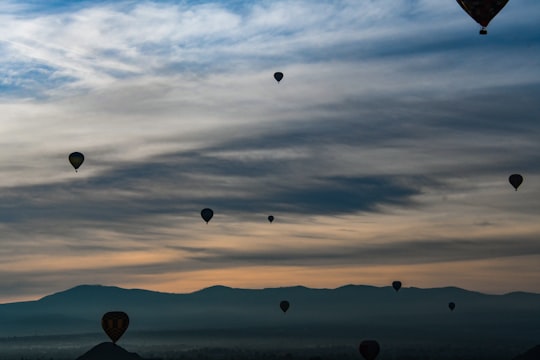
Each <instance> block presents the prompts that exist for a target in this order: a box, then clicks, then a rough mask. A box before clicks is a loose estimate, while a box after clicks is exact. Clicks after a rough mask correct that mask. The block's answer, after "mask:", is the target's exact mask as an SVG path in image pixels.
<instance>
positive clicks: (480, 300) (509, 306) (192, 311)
mask: <svg viewBox="0 0 540 360" xmlns="http://www.w3.org/2000/svg"><path fill="white" fill-rule="evenodd" d="M282 300H287V301H289V303H290V308H289V309H288V311H287V312H286V313H284V312H283V311H282V310H281V309H280V306H279V304H280V302H281V301H282ZM449 302H454V303H455V304H456V307H455V309H454V310H453V311H451V310H450V309H449V307H448V303H449ZM118 310H120V311H124V312H126V313H127V314H128V315H129V317H130V326H129V329H128V331H127V332H126V334H125V335H124V338H125V339H126V340H125V341H129V339H130V337H131V338H134V337H135V336H142V334H146V336H147V337H152V336H153V337H155V338H160V337H162V335H163V336H164V334H172V335H171V337H172V338H173V339H176V341H178V339H179V338H181V339H182V342H183V343H187V342H189V338H190V337H192V338H194V337H199V338H204V339H212V341H216V339H218V338H221V339H228V340H230V339H234V341H239V342H242V343H246V341H253V342H257V341H258V340H257V339H259V340H260V339H265V340H264V341H267V343H268V344H270V343H271V341H284V339H294V341H295V342H298V343H301V342H302V341H305V342H306V343H309V342H311V343H314V342H316V343H318V344H321V343H322V344H325V345H343V344H350V343H356V342H357V341H359V339H362V338H376V339H379V340H380V342H382V343H384V342H386V343H393V344H402V345H403V344H415V343H419V342H421V343H439V344H470V345H471V346H477V345H478V346H482V347H488V346H489V347H490V348H491V349H493V351H496V349H497V347H500V348H501V351H510V350H508V347H509V346H510V347H512V351H513V354H514V355H515V354H519V353H520V350H521V351H523V350H524V349H528V348H530V347H532V346H533V345H535V344H537V343H538V340H539V339H540V294H534V293H524V292H514V293H509V294H505V295H488V294H482V293H479V292H473V291H468V290H464V289H460V288H456V287H445V288H432V289H420V288H414V287H410V288H409V287H403V288H401V290H400V291H399V292H396V291H394V289H393V288H392V287H373V286H364V285H346V286H342V287H339V288H336V289H313V288H306V287H303V286H295V287H282V288H266V289H236V288H229V287H225V286H213V287H209V288H206V289H202V290H200V291H196V292H193V293H188V294H173V293H160V292H154V291H148V290H140V289H123V288H118V287H113V286H101V285H80V286H77V287H74V288H71V289H68V290H66V291H62V292H58V293H55V294H52V295H48V296H45V297H43V298H41V299H39V300H36V301H27V302H17V303H9V304H2V305H0V318H1V319H2V321H0V337H14V336H36V335H39V336H45V335H47V336H50V335H57V334H70V335H74V334H94V333H101V334H102V330H101V316H102V315H103V314H104V313H105V312H107V311H118ZM132 334H133V335H132ZM479 334H481V336H479ZM103 336H104V339H103V340H105V339H106V337H105V335H104V334H103ZM272 339H273V340H272ZM228 340H227V341H228ZM264 341H263V342H264ZM291 341H292V340H291Z"/></svg>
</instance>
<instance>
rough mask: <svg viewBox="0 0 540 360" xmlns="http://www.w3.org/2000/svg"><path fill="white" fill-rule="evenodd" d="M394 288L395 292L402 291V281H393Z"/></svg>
mask: <svg viewBox="0 0 540 360" xmlns="http://www.w3.org/2000/svg"><path fill="white" fill-rule="evenodd" d="M392 287H393V288H394V290H396V291H399V289H401V281H393V282H392Z"/></svg>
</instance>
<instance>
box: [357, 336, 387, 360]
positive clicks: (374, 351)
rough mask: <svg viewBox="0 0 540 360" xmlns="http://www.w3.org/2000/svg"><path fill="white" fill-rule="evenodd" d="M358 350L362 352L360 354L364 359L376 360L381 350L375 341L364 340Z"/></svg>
mask: <svg viewBox="0 0 540 360" xmlns="http://www.w3.org/2000/svg"><path fill="white" fill-rule="evenodd" d="M358 350H360V354H362V356H363V357H364V359H366V360H374V359H375V358H376V357H377V355H379V351H380V350H381V348H380V346H379V343H378V342H377V341H375V340H364V341H362V342H361V343H360V346H359V348H358Z"/></svg>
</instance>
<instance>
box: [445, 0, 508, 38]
mask: <svg viewBox="0 0 540 360" xmlns="http://www.w3.org/2000/svg"><path fill="white" fill-rule="evenodd" d="M456 1H457V3H458V4H459V5H460V6H461V7H462V8H463V10H465V12H467V14H469V16H470V17H472V18H473V19H474V20H475V21H476V22H477V23H479V24H480V25H481V26H482V29H481V30H480V35H486V34H487V26H488V24H489V22H490V21H491V20H492V19H493V18H494V17H495V15H497V14H498V13H499V11H501V10H502V8H503V7H504V6H505V5H506V3H507V2H508V0H456Z"/></svg>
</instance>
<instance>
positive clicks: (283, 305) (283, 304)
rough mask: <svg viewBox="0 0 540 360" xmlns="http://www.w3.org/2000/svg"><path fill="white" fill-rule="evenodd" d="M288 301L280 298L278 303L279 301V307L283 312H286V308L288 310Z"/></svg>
mask: <svg viewBox="0 0 540 360" xmlns="http://www.w3.org/2000/svg"><path fill="white" fill-rule="evenodd" d="M289 306H290V304H289V302H288V301H287V300H282V301H281V302H280V303H279V307H280V308H281V310H282V311H283V312H284V313H285V312H287V310H289Z"/></svg>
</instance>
